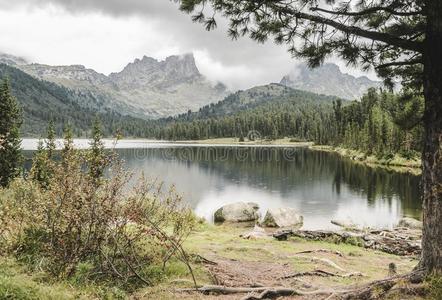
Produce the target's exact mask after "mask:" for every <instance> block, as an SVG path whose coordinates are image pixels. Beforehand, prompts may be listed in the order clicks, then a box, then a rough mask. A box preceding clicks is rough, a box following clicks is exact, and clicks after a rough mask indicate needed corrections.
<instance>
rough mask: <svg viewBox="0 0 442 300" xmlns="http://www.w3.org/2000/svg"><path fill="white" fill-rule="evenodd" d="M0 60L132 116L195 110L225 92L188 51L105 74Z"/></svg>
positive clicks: (78, 67)
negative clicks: (211, 79)
mask: <svg viewBox="0 0 442 300" xmlns="http://www.w3.org/2000/svg"><path fill="white" fill-rule="evenodd" d="M0 61H3V62H4V63H6V64H9V65H12V66H15V67H17V68H19V69H20V70H22V71H24V72H26V73H28V74H29V75H32V76H34V77H36V78H38V79H42V80H45V81H49V82H53V83H56V84H58V85H61V86H64V87H67V88H69V89H73V90H75V91H77V92H80V93H84V94H90V95H91V96H92V97H94V98H96V99H98V100H99V101H100V103H101V105H102V107H104V108H106V109H110V110H114V111H118V112H121V113H122V114H126V115H131V116H135V117H142V118H159V117H165V116H170V115H176V114H179V113H183V112H186V111H188V110H197V109H198V108H199V107H201V106H203V105H206V104H209V103H212V102H216V101H219V100H221V99H223V98H224V97H225V96H226V95H227V94H228V92H227V89H226V87H225V86H224V85H223V84H221V83H217V84H214V83H211V82H209V81H208V80H207V79H206V78H205V77H204V76H203V75H201V73H200V72H199V70H198V68H197V66H196V64H195V59H194V57H193V55H192V54H186V55H183V56H170V57H167V58H166V59H165V60H164V61H158V60H156V59H153V58H150V57H146V56H144V57H143V58H142V59H136V60H135V61H134V62H133V63H129V64H128V65H127V66H126V67H125V68H124V69H123V70H122V71H121V72H118V73H112V74H110V75H109V76H106V75H104V74H101V73H98V72H96V71H95V70H92V69H88V68H86V67H84V66H82V65H71V66H49V65H43V64H35V63H33V64H29V63H26V62H25V61H20V60H19V59H18V58H14V57H13V56H11V55H0Z"/></svg>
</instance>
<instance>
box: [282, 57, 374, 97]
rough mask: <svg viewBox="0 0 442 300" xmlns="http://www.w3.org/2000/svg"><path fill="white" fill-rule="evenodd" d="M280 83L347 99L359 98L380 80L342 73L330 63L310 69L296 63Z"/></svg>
mask: <svg viewBox="0 0 442 300" xmlns="http://www.w3.org/2000/svg"><path fill="white" fill-rule="evenodd" d="M281 84H283V85H285V86H288V87H291V88H295V89H299V90H305V91H310V92H314V93H317V94H324V95H331V96H337V97H341V98H344V99H347V100H355V99H359V98H360V97H361V96H362V95H363V94H364V93H365V92H366V91H367V89H368V88H370V87H380V86H381V85H382V83H381V82H380V81H373V80H370V79H369V78H368V77H366V76H361V77H355V76H352V75H349V74H344V73H342V72H341V70H340V69H339V67H338V66H337V65H335V64H332V63H326V64H324V65H322V66H321V67H319V68H315V69H310V68H308V67H307V65H305V64H298V65H296V66H295V67H294V68H293V69H292V71H291V72H290V74H288V75H286V76H284V77H283V78H282V80H281Z"/></svg>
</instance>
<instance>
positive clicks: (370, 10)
mask: <svg viewBox="0 0 442 300" xmlns="http://www.w3.org/2000/svg"><path fill="white" fill-rule="evenodd" d="M310 10H311V11H320V12H324V13H327V14H332V15H341V16H354V17H357V16H365V15H368V14H372V13H376V12H378V11H385V12H387V13H389V14H392V15H395V16H402V17H407V16H418V15H422V13H423V11H410V12H401V11H395V10H394V9H392V8H390V7H383V6H376V7H370V8H367V9H364V10H361V11H355V12H348V11H343V10H341V11H339V10H338V11H335V10H328V9H324V8H320V7H311V8H310Z"/></svg>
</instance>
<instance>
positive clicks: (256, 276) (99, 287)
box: [0, 224, 418, 300]
mask: <svg viewBox="0 0 442 300" xmlns="http://www.w3.org/2000/svg"><path fill="white" fill-rule="evenodd" d="M249 230H250V228H240V227H234V226H228V225H223V226H215V225H209V224H201V225H199V226H198V228H197V229H196V230H195V231H193V232H192V233H191V235H190V236H189V237H188V239H187V241H186V243H185V248H186V249H187V251H188V252H189V253H190V254H191V256H192V257H193V259H192V261H193V263H192V266H193V270H194V274H195V276H196V279H197V283H198V285H207V284H221V285H228V286H250V285H252V284H260V285H265V286H292V287H300V288H307V286H310V287H312V286H314V287H320V288H344V287H347V286H349V285H354V284H363V283H366V282H370V281H372V280H376V279H381V278H385V277H386V276H387V275H388V265H389V264H390V263H394V264H395V265H396V266H397V271H398V273H399V274H401V273H406V272H409V271H411V270H412V268H413V267H414V266H415V265H416V263H417V260H416V259H415V258H412V257H399V256H394V255H390V254H386V253H383V252H380V251H372V250H365V249H363V248H360V247H357V246H352V245H344V244H339V245H338V244H334V243H333V242H319V241H318V242H315V241H306V240H303V239H299V238H293V239H289V240H288V241H276V240H274V239H273V238H265V239H258V240H246V239H243V238H241V237H240V234H241V233H244V232H246V231H249ZM315 250H321V251H319V252H312V253H307V252H306V251H315ZM301 252H304V253H301ZM203 258H204V259H207V260H208V261H211V262H212V263H202V260H203ZM317 269H321V270H324V271H327V272H330V273H336V274H341V275H344V274H350V273H355V272H360V273H361V276H354V277H348V278H346V277H321V276H306V277H300V278H299V279H297V278H285V279H284V277H285V276H288V275H290V274H293V273H296V272H309V271H314V270H317ZM160 273H162V274H161V276H159V275H160ZM152 274H153V275H152V278H153V279H155V278H158V281H154V286H151V287H141V288H139V289H137V290H134V291H123V290H122V289H119V288H118V287H115V286H112V283H111V282H109V283H103V282H101V283H99V284H98V283H94V282H91V281H88V280H87V278H81V276H80V277H78V276H77V277H74V278H72V279H70V280H69V281H62V282H57V281H55V280H54V279H50V277H49V276H47V275H46V274H44V273H29V272H28V271H27V269H26V268H25V267H23V266H21V265H20V263H18V262H17V261H15V260H14V259H11V258H10V259H8V258H2V259H1V260H0V299H128V298H131V299H164V300H165V299H180V298H185V299H215V298H216V299H240V298H241V295H235V296H220V297H214V296H213V297H212V296H203V295H200V294H195V293H177V292H176V289H179V288H189V287H192V286H193V283H192V278H191V276H190V273H189V272H188V270H187V268H186V266H185V265H184V264H182V263H180V262H179V261H171V262H170V263H168V264H167V265H166V267H165V269H164V270H163V268H162V266H158V267H156V268H153V269H152ZM155 274H158V276H157V277H155V276H154V275H155ZM160 278H161V279H160ZM301 278H302V279H301ZM413 299H418V298H413Z"/></svg>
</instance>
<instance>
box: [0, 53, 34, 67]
mask: <svg viewBox="0 0 442 300" xmlns="http://www.w3.org/2000/svg"><path fill="white" fill-rule="evenodd" d="M0 63H2V64H5V65H10V66H22V65H26V64H28V61H27V60H26V59H24V58H23V57H19V56H14V55H10V54H6V53H2V52H0Z"/></svg>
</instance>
